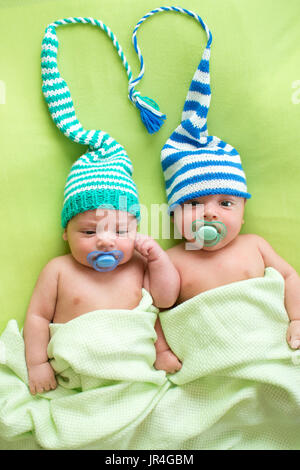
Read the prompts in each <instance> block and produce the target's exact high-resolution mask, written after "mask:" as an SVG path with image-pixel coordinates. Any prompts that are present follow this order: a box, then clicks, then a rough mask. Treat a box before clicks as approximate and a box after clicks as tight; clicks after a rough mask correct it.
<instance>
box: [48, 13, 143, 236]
mask: <svg viewBox="0 0 300 470" xmlns="http://www.w3.org/2000/svg"><path fill="white" fill-rule="evenodd" d="M74 23H75V24H76V23H87V24H91V25H94V26H98V27H100V28H101V29H102V30H103V31H104V32H105V33H106V34H107V35H108V37H109V38H110V39H111V40H112V42H113V45H114V47H115V48H116V50H117V52H118V54H119V56H120V58H121V61H122V64H123V66H124V68H125V70H126V73H127V76H128V79H129V80H130V78H131V77H132V73H131V69H130V66H129V64H128V62H127V60H126V57H125V55H124V53H123V51H122V48H121V46H120V44H119V42H118V40H117V38H116V36H115V35H114V34H113V33H112V31H111V30H110V29H109V28H108V26H106V25H105V24H104V23H102V22H101V21H99V20H96V19H93V18H67V19H62V20H58V21H55V22H53V23H51V24H50V25H48V26H47V28H46V31H45V36H44V39H43V42H42V57H41V61H42V91H43V94H44V96H45V99H46V102H47V104H48V107H49V111H50V114H51V117H52V119H53V121H54V122H55V124H56V125H57V127H58V128H59V130H60V131H61V132H62V133H63V134H64V135H65V136H66V137H68V138H69V139H71V140H72V141H73V142H78V143H80V144H84V145H88V146H89V150H88V151H87V152H86V153H85V154H84V155H82V156H81V157H80V158H79V159H78V160H77V161H76V162H75V163H74V165H73V166H72V168H71V172H70V174H69V176H68V178H67V182H66V187H65V193H64V195H65V198H64V206H63V211H62V225H63V227H66V225H67V223H68V221H69V220H70V219H71V218H72V217H74V216H75V215H77V214H78V213H81V212H84V211H87V210H92V209H97V208H98V207H99V206H101V205H102V206H103V205H106V206H110V208H115V209H119V210H127V211H128V212H131V213H133V214H134V215H135V216H136V217H137V218H138V219H139V217H140V212H139V202H138V194H137V189H136V185H135V183H134V181H133V180H132V164H131V161H130V159H129V157H128V156H127V154H126V151H125V149H124V147H122V145H120V144H119V143H118V142H117V141H116V140H115V139H113V138H112V137H111V136H110V135H109V134H107V133H106V132H103V131H101V130H86V129H84V127H83V126H82V124H81V123H80V122H79V120H78V118H77V116H76V113H75V109H74V104H73V100H72V98H71V94H70V90H69V87H68V85H67V83H66V82H65V80H64V79H63V77H62V76H61V75H60V72H59V70H58V65H57V51H58V38H57V35H56V28H57V27H58V26H61V25H68V24H74ZM120 200H121V201H122V203H121V205H122V208H121V207H120V202H119V201H120ZM124 200H126V201H127V202H126V203H124Z"/></svg>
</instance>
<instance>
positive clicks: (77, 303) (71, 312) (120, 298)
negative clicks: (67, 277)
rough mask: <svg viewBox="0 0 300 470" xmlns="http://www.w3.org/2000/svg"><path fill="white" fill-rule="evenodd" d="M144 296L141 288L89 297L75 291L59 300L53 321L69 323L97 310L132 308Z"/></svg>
mask: <svg viewBox="0 0 300 470" xmlns="http://www.w3.org/2000/svg"><path fill="white" fill-rule="evenodd" d="M141 298H142V291H141V289H139V290H137V289H136V290H135V289H133V291H132V292H127V293H125V292H123V293H119V295H111V296H110V295H107V294H106V295H97V296H96V297H92V298H91V297H90V298H88V297H87V296H86V295H83V294H80V293H74V294H73V295H71V296H66V297H65V296H64V297H63V298H59V299H58V301H57V305H56V309H55V314H54V317H53V320H52V322H53V323H67V322H68V321H70V320H73V319H74V318H77V317H79V316H80V315H84V314H85V313H89V312H93V311H95V310H114V309H117V310H120V309H125V310H132V309H134V308H135V307H137V306H138V304H139V302H140V300H141Z"/></svg>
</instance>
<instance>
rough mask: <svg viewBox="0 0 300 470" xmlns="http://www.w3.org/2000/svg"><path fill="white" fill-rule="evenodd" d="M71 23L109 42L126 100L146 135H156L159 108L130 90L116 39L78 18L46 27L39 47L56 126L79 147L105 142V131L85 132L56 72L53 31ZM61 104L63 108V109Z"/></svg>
mask: <svg viewBox="0 0 300 470" xmlns="http://www.w3.org/2000/svg"><path fill="white" fill-rule="evenodd" d="M74 23H89V24H92V25H94V26H98V27H99V28H101V29H102V30H103V31H104V32H105V33H106V34H107V36H108V37H109V38H110V39H111V40H112V42H113V45H114V47H115V48H116V50H117V52H118V54H119V56H120V58H121V60H122V63H123V66H124V68H125V70H126V73H127V76H128V81H129V85H128V92H129V94H128V98H129V99H130V101H131V102H132V103H133V104H134V105H135V106H136V108H137V109H138V110H139V111H140V114H141V119H142V121H143V123H144V125H145V126H146V128H147V130H148V132H149V133H151V134H152V133H153V132H156V131H157V130H158V129H159V128H160V126H161V125H162V124H163V121H164V119H165V116H164V115H163V114H162V113H161V112H160V111H159V107H158V105H157V104H156V103H155V101H154V100H152V99H151V98H148V97H147V96H141V94H140V92H138V91H135V90H134V89H133V88H132V86H131V80H132V72H131V68H130V65H129V63H128V62H127V59H126V57H125V55H124V53H123V50H122V47H121V46H120V44H119V42H118V40H117V37H116V36H115V35H114V33H113V32H112V31H111V30H110V28H109V27H108V26H106V25H105V24H104V23H103V22H102V21H100V20H96V19H94V18H80V17H79V18H67V19H62V20H57V21H54V22H53V23H51V24H50V25H48V26H47V28H46V32H45V36H44V40H43V44H42V65H43V70H42V78H43V93H44V95H45V98H46V101H47V103H48V106H49V110H50V113H51V116H52V117H53V120H54V122H55V123H56V125H57V126H58V127H59V128H60V130H61V131H62V132H63V133H64V134H65V135H66V136H67V137H69V138H70V139H72V140H74V141H75V142H79V143H82V144H88V145H89V146H90V147H95V145H96V146H97V147H98V146H99V145H101V144H103V139H104V142H105V140H106V136H107V134H105V133H104V132H101V131H96V130H89V131H86V130H85V129H84V128H83V127H82V126H81V124H80V123H79V121H78V119H77V117H76V114H75V111H74V106H73V102H72V99H71V95H70V91H69V89H68V86H67V84H66V82H65V81H64V80H63V78H62V77H61V76H60V74H59V72H58V68H57V50H58V38H57V35H56V28H57V26H61V25H66V24H74ZM58 90H59V91H60V93H59V95H60V100H61V101H62V102H61V103H59V104H58V105H57V104H56V103H55V102H54V103H53V97H54V98H55V97H56V95H57V94H58V93H57V91H58ZM61 105H63V107H62V106H61ZM66 105H67V106H66Z"/></svg>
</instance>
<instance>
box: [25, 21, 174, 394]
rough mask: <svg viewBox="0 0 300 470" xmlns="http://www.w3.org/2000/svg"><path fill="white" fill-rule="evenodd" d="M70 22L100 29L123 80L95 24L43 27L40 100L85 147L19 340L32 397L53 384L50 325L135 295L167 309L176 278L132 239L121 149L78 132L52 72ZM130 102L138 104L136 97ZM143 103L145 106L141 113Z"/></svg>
mask: <svg viewBox="0 0 300 470" xmlns="http://www.w3.org/2000/svg"><path fill="white" fill-rule="evenodd" d="M74 23H87V24H92V25H95V26H99V27H100V28H101V29H102V30H104V31H105V32H106V33H107V35H108V36H109V37H110V38H111V39H112V40H113V44H114V46H115V48H116V49H117V51H118V54H119V56H120V57H121V59H122V62H123V65H124V67H125V69H126V72H127V74H128V76H129V78H130V77H131V71H130V67H129V65H128V63H127V61H126V58H125V56H124V54H123V52H122V49H121V47H120V45H119V43H118V41H117V39H116V37H115V36H114V35H113V33H112V32H111V31H110V29H109V28H108V27H107V26H106V25H104V24H103V23H102V22H101V21H98V20H95V19H93V18H68V19H66V20H59V21H56V22H54V23H52V24H50V25H49V26H48V27H47V28H46V32H45V36H44V39H43V43H42V80H43V87H42V89H43V94H44V96H45V99H46V101H47V104H48V107H49V111H50V114H51V116H52V118H53V120H54V122H55V124H56V125H57V127H58V128H59V129H60V130H61V132H63V133H64V134H65V135H66V136H67V137H68V138H70V139H71V140H72V141H74V142H78V143H81V144H85V145H88V150H87V152H86V153H84V155H82V156H81V157H80V158H79V159H78V160H77V161H76V162H75V163H74V164H73V166H72V168H71V171H70V173H69V175H68V177H67V181H66V185H65V191H64V202H63V210H62V226H63V229H64V232H63V239H64V240H65V241H67V242H68V244H69V247H70V251H71V253H70V254H67V255H64V256H59V257H57V258H54V259H52V260H51V261H50V262H49V263H48V264H47V265H46V266H45V268H44V269H43V270H42V272H41V274H40V276H39V278H38V281H37V284H36V286H35V289H34V292H33V295H32V298H31V301H30V305H29V308H28V311H27V315H26V320H25V325H24V341H25V354H26V363H27V369H28V377H29V388H30V392H31V393H32V394H36V393H41V392H43V391H46V390H50V389H54V388H56V385H57V383H56V378H55V374H54V370H53V369H52V367H51V365H50V363H49V361H48V356H47V345H48V342H49V323H50V322H52V323H66V322H68V321H70V320H73V319H75V318H76V317H78V316H80V315H83V314H86V313H87V312H92V311H95V310H100V309H105V310H106V309H126V310H132V309H135V308H138V306H139V305H140V303H141V302H142V300H143V297H144V296H145V295H146V294H145V291H144V290H143V289H145V290H147V291H148V292H149V293H150V295H151V296H152V299H153V303H154V304H155V306H156V307H158V308H167V307H170V306H172V305H173V304H174V303H175V300H176V298H177V296H178V292H179V283H180V282H179V275H178V273H177V271H176V269H175V268H174V266H173V264H172V263H171V261H170V259H169V257H168V255H167V254H166V253H165V252H164V250H162V248H161V247H160V246H159V245H158V243H156V242H155V241H154V240H153V239H152V238H150V237H147V236H143V235H141V234H138V233H137V227H138V222H139V219H140V205H139V199H138V192H137V188H136V185H135V183H134V181H133V179H132V171H133V168H132V164H131V161H130V159H129V157H128V155H127V153H126V151H125V149H124V148H123V147H122V146H121V145H120V144H119V143H118V142H117V141H116V140H115V139H113V138H112V137H111V136H110V135H109V134H107V133H106V132H103V131H100V130H85V129H84V128H83V127H82V125H81V123H80V122H79V121H78V119H77V117H76V114H75V110H74V105H73V101H72V98H71V95H70V91H69V88H68V86H67V83H66V82H65V81H64V79H63V78H62V77H61V75H60V73H59V70H58V66H57V50H58V39H57V35H56V28H57V26H60V25H66V24H74ZM135 99H136V101H137V102H139V103H140V102H141V99H140V98H139V97H136V96H135ZM138 99H139V100H140V101H138ZM151 101H152V100H150V101H147V103H146V104H147V107H149V103H151ZM139 106H140V105H139ZM147 113H148V114H147ZM146 116H148V118H147V119H146V118H145V114H144V116H142V118H143V120H145V119H146V120H147V122H150V121H151V119H150V118H149V110H148V109H147V110H146ZM151 122H152V121H151ZM148 295H149V294H148ZM156 323H157V322H156ZM112 334H113V332H112ZM154 336H155V334H154ZM157 337H158V339H157V341H156V353H157V355H156V362H155V366H156V367H157V368H162V367H164V368H165V369H166V370H168V372H174V371H175V370H178V369H179V368H180V367H181V364H180V362H179V361H178V359H177V358H176V356H175V355H174V354H173V353H172V352H171V351H170V350H169V349H168V348H167V350H166V347H165V342H164V341H163V334H162V331H161V329H160V328H159V329H157ZM162 343H163V348H162ZM162 356H163V357H164V358H165V359H166V356H167V361H166V360H165V359H164V360H163V361H161V358H162Z"/></svg>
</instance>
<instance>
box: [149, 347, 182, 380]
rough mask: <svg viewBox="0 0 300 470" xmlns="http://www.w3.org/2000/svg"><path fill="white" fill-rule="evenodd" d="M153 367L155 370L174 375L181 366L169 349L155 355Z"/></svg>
mask: <svg viewBox="0 0 300 470" xmlns="http://www.w3.org/2000/svg"><path fill="white" fill-rule="evenodd" d="M154 367H155V369H157V370H165V371H166V372H167V373H170V374H174V372H177V371H178V370H180V369H181V367H182V365H181V362H180V361H179V359H178V358H177V357H176V356H175V354H174V353H173V352H172V351H171V349H167V350H166V351H160V352H157V353H156V361H155V363H154Z"/></svg>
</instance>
